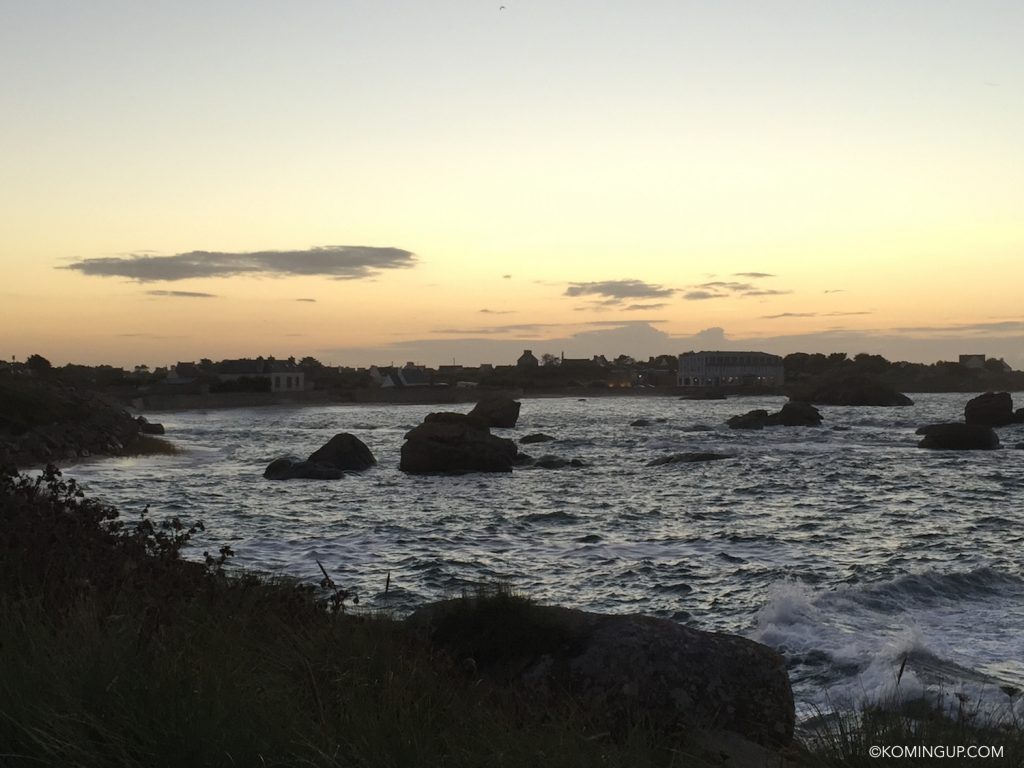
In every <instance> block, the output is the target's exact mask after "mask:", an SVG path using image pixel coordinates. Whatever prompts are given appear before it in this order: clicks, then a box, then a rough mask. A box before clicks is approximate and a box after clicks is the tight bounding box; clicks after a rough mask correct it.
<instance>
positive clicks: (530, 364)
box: [516, 349, 540, 370]
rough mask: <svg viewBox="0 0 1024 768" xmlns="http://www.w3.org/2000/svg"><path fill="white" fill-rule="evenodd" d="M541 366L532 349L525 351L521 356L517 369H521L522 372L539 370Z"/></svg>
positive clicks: (517, 361)
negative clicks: (532, 369) (533, 369)
mask: <svg viewBox="0 0 1024 768" xmlns="http://www.w3.org/2000/svg"><path fill="white" fill-rule="evenodd" d="M539 366H540V361H539V360H538V359H537V357H536V355H534V354H533V350H532V349H524V350H523V354H521V355H520V356H519V359H518V360H516V368H519V369H520V370H525V369H528V368H537V367H539Z"/></svg>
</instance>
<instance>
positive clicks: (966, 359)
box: [960, 355, 985, 371]
mask: <svg viewBox="0 0 1024 768" xmlns="http://www.w3.org/2000/svg"><path fill="white" fill-rule="evenodd" d="M960 365H962V366H963V367H964V368H971V369H973V370H976V371H980V370H981V369H982V368H984V367H985V356H984V355H960Z"/></svg>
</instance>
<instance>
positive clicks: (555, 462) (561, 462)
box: [532, 454, 587, 469]
mask: <svg viewBox="0 0 1024 768" xmlns="http://www.w3.org/2000/svg"><path fill="white" fill-rule="evenodd" d="M532 466H534V467H537V468H538V469H562V468H563V467H585V466H587V465H586V463H584V462H583V461H582V460H581V459H566V458H563V457H561V456H553V455H551V454H545V455H544V456H541V457H540V458H539V459H535V460H534V461H533V464H532Z"/></svg>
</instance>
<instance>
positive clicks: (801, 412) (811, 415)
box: [726, 401, 821, 429]
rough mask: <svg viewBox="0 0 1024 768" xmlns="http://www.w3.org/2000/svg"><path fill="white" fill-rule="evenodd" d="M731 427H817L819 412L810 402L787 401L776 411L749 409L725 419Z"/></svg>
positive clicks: (819, 419)
mask: <svg viewBox="0 0 1024 768" xmlns="http://www.w3.org/2000/svg"><path fill="white" fill-rule="evenodd" d="M726 424H728V425H729V426H730V427H731V428H732V429H764V428H765V427H776V426H782V427H817V426H819V425H820V424H821V413H819V412H818V409H817V408H815V407H814V406H813V405H811V404H810V403H802V402H792V401H791V402H788V403H786V404H785V405H784V406H782V410H780V411H778V412H777V413H768V411H766V410H764V409H763V408H759V409H757V410H756V411H749V412H747V413H745V414H743V415H742V416H733V417H732V418H730V419H729V420H728V421H726Z"/></svg>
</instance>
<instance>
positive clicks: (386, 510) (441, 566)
mask: <svg viewBox="0 0 1024 768" xmlns="http://www.w3.org/2000/svg"><path fill="white" fill-rule="evenodd" d="M911 396H912V397H913V399H914V400H915V404H914V405H913V406H906V407H898V408H874V407H829V406H821V407H820V408H819V410H820V411H821V412H822V414H823V416H824V422H823V424H822V426H820V427H770V428H767V429H764V430H760V431H743V430H732V429H730V428H728V426H727V425H726V424H725V421H726V419H727V418H728V417H730V416H734V415H737V414H743V413H746V412H747V411H749V410H752V409H755V408H765V409H768V410H770V411H774V410H778V409H779V408H781V406H782V405H783V403H784V402H785V400H784V398H781V397H732V398H729V399H727V400H718V401H714V400H704V401H694V400H681V399H677V398H674V397H631V396H617V397H589V398H587V397H564V398H536V399H530V398H527V399H524V400H522V411H521V414H520V418H519V422H518V424H517V426H516V427H515V428H514V429H496V430H493V432H494V433H495V434H498V435H501V436H503V437H508V438H511V439H514V440H518V439H519V438H521V437H523V436H525V435H528V434H530V433H534V432H544V433H547V434H549V435H552V436H554V437H555V438H556V439H555V440H554V441H553V442H549V443H543V444H533V445H525V446H523V448H522V450H525V451H526V452H527V453H529V454H531V455H533V456H539V455H542V454H554V455H557V456H562V457H565V458H570V459H571V458H576V459H581V460H582V461H583V462H585V464H586V466H585V467H577V468H572V467H567V468H564V469H558V470H545V469H534V468H526V469H516V470H515V471H514V472H512V473H511V474H466V475H461V476H412V475H406V474H404V473H403V472H401V471H399V469H398V464H399V456H400V450H401V446H402V443H403V436H404V435H405V433H406V432H407V431H409V430H410V429H412V428H413V427H414V426H416V425H417V424H419V423H420V422H421V421H422V420H423V417H424V416H426V415H427V414H428V413H430V412H431V411H435V410H445V409H449V410H454V409H458V410H463V411H464V410H467V407H462V408H458V407H455V406H427V405H393V404H374V405H332V406H317V407H263V408H251V409H226V410H193V411H176V412H164V413H150V414H147V416H148V417H149V418H150V419H151V420H154V421H160V422H162V423H163V424H164V425H165V427H166V429H167V439H168V440H170V441H171V442H172V443H174V444H175V445H176V446H177V447H178V448H180V449H181V453H179V454H178V455H173V456H147V457H137V458H117V459H109V460H102V461H83V462H82V463H79V464H75V465H71V466H68V467H67V468H66V469H65V474H66V475H67V476H70V477H73V478H75V479H76V480H78V481H79V482H81V483H82V484H83V485H84V487H85V488H86V490H87V491H88V492H89V494H90V495H92V496H94V497H97V498H100V499H102V500H104V501H107V502H110V503H113V504H115V505H117V506H118V507H119V509H120V510H121V515H122V517H124V518H126V519H132V518H133V517H136V516H138V515H139V514H141V512H142V510H143V509H144V508H145V507H146V506H148V507H149V514H150V516H151V517H153V518H154V519H162V518H167V517H171V516H178V517H180V518H181V519H182V520H183V521H197V520H201V521H202V522H203V523H204V525H205V532H204V533H202V534H200V535H198V536H197V538H196V539H194V540H193V543H192V545H191V546H190V548H189V550H188V556H189V557H195V558H201V557H202V555H203V552H204V551H210V552H211V553H216V552H217V550H218V549H219V548H220V547H221V546H222V545H229V546H230V547H231V548H232V549H233V550H234V552H235V556H234V557H233V558H232V560H231V562H232V564H233V567H235V568H245V569H254V570H259V571H263V572H272V573H279V574H286V575H289V576H292V577H296V578H299V579H302V580H306V581H309V582H311V583H312V582H319V580H320V579H321V578H322V574H321V572H320V565H318V561H319V563H320V564H322V565H323V567H324V568H325V569H326V570H327V571H328V573H329V574H330V576H331V578H332V579H333V580H334V582H335V583H336V584H338V585H339V586H340V587H344V588H346V589H350V590H354V591H355V592H356V593H357V594H358V596H359V598H360V602H359V606H358V608H356V610H372V611H380V610H384V611H391V612H394V613H395V614H398V615H401V614H402V613H405V612H408V611H410V610H412V609H414V608H415V607H416V606H418V605H421V604H423V603H426V602H429V601H434V600H438V599H442V598H445V597H450V596H453V595H458V594H461V593H464V592H472V591H473V590H475V589H477V588H479V587H480V585H494V584H498V583H501V584H505V585H508V586H510V587H511V588H512V589H514V590H515V591H517V592H519V593H522V594H525V595H527V596H529V597H530V598H532V599H534V600H536V601H538V602H541V603H549V604H558V605H565V606H572V607H576V608H582V609H586V610H592V611H601V612H607V613H642V614H648V615H653V616H660V617H664V618H667V619H670V620H672V621H677V622H681V623H684V624H687V625H691V626H694V627H697V628H699V629H703V630H709V631H717V632H730V633H737V634H740V635H743V636H745V637H748V638H752V639H754V640H757V641H759V642H761V643H765V644H767V645H769V646H771V647H773V648H775V649H777V650H778V651H780V652H781V653H782V654H783V655H784V657H785V658H786V660H787V663H788V666H789V673H790V678H791V680H792V683H793V688H794V694H795V697H796V700H797V707H798V715H799V716H800V717H802V718H811V717H814V716H817V715H820V714H822V713H828V712H833V711H837V710H843V709H848V708H856V707H859V706H863V705H864V704H868V703H872V702H882V703H887V702H892V701H894V700H896V699H898V698H901V697H920V696H935V697H937V698H939V699H940V700H943V701H946V702H950V701H951V702H954V703H955V704H956V706H958V707H961V708H962V707H964V706H966V707H968V708H972V709H974V710H979V711H980V710H984V711H1003V712H1009V713H1011V714H1014V713H1015V714H1016V715H1017V716H1018V717H1019V716H1022V715H1024V704H1022V700H1024V694H1022V693H1021V691H1022V690H1024V450H1016V449H1015V448H1014V446H1015V445H1017V444H1020V443H1024V425H1014V426H1010V427H1006V428H1002V429H1000V430H999V433H1000V436H1001V439H1002V442H1003V445H1004V448H1003V449H1001V450H997V451H965V452H956V451H953V452H947V451H930V450H922V449H919V448H917V442H918V440H919V439H920V438H919V437H918V436H916V435H915V434H914V431H915V430H916V429H917V428H918V427H919V426H922V425H924V424H930V423H936V422H945V421H959V420H962V418H963V407H964V404H965V403H966V401H967V400H968V399H969V398H970V397H971V396H972V395H965V394H919V395H911ZM636 420H645V421H646V422H648V423H647V425H646V426H631V423H632V422H634V421H636ZM339 432H350V433H352V434H354V435H356V436H357V437H359V438H360V439H361V440H362V441H363V442H365V443H366V444H367V445H368V446H369V447H370V449H371V450H372V451H373V453H374V455H375V456H376V457H377V459H378V462H379V464H378V466H376V467H375V468H373V469H371V470H368V471H366V472H363V473H353V474H351V475H348V476H346V477H345V478H343V479H341V480H331V481H328V480H291V481H286V482H280V481H277V482H275V481H270V480H265V479H264V478H263V476H262V475H263V470H264V468H265V467H266V466H267V464H268V463H269V462H270V461H271V460H273V459H274V458H276V457H278V456H282V455H288V454H294V455H299V456H305V455H307V454H308V453H310V452H312V451H313V450H315V449H316V448H319V447H320V446H321V445H323V444H324V443H325V442H327V441H328V440H329V439H330V438H331V437H332V436H333V435H335V434H336V433H339ZM678 452H716V453H725V454H729V455H730V456H731V458H728V459H723V460H718V461H710V462H702V463H677V464H668V465H663V466H648V463H649V462H650V461H652V460H653V459H657V458H659V457H663V456H667V455H669V454H672V453H678Z"/></svg>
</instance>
